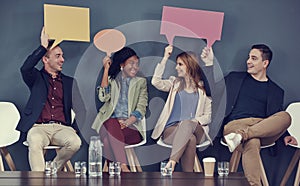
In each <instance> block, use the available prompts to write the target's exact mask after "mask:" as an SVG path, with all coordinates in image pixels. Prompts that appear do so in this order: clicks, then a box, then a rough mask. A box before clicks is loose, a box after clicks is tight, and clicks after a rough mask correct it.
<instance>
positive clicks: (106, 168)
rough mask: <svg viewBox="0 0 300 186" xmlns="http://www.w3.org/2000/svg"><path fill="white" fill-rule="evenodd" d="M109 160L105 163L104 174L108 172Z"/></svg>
mask: <svg viewBox="0 0 300 186" xmlns="http://www.w3.org/2000/svg"><path fill="white" fill-rule="evenodd" d="M107 164H108V163H107V160H105V162H104V166H103V172H108V165H107Z"/></svg>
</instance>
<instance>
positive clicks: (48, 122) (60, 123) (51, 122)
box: [36, 121, 64, 125]
mask: <svg viewBox="0 0 300 186" xmlns="http://www.w3.org/2000/svg"><path fill="white" fill-rule="evenodd" d="M36 124H59V125H64V123H63V122H61V121H46V122H36Z"/></svg>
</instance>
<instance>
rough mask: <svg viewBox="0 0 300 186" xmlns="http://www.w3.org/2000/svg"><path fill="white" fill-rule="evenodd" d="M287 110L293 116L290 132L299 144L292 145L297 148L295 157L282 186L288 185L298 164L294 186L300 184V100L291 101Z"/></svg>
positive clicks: (282, 181)
mask: <svg viewBox="0 0 300 186" xmlns="http://www.w3.org/2000/svg"><path fill="white" fill-rule="evenodd" d="M286 111H287V112H288V113H289V114H290V115H291V117H292V123H291V126H290V127H289V128H288V132H289V133H290V135H292V136H294V137H295V138H296V139H297V141H298V145H297V146H295V145H290V146H292V147H294V148H296V150H295V153H294V156H293V158H292V159H291V161H290V164H289V166H288V168H287V170H286V172H285V174H284V176H283V178H282V180H281V183H280V186H284V185H286V182H287V181H288V179H289V177H290V175H291V173H292V171H293V169H294V168H295V166H296V165H297V164H298V169H297V173H296V177H295V181H294V186H299V184H300V159H299V158H300V132H299V131H300V116H299V114H300V102H295V103H291V104H290V105H289V106H288V107H287V109H286Z"/></svg>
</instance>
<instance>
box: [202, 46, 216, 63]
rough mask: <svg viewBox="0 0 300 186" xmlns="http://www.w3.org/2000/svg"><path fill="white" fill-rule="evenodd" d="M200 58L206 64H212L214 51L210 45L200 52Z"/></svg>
mask: <svg viewBox="0 0 300 186" xmlns="http://www.w3.org/2000/svg"><path fill="white" fill-rule="evenodd" d="M201 59H202V61H203V62H204V63H205V64H206V65H212V64H213V62H214V51H213V49H212V48H211V47H210V48H208V47H204V48H203V49H202V53H201Z"/></svg>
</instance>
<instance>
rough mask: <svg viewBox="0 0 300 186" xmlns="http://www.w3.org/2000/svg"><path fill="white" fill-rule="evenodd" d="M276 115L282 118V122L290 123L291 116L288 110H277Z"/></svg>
mask: <svg viewBox="0 0 300 186" xmlns="http://www.w3.org/2000/svg"><path fill="white" fill-rule="evenodd" d="M276 115H277V116H279V117H280V118H282V120H283V123H285V124H286V125H288V126H290V125H291V122H292V117H291V115H290V114H289V113H288V112H286V111H281V112H278V113H277V114H276Z"/></svg>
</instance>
